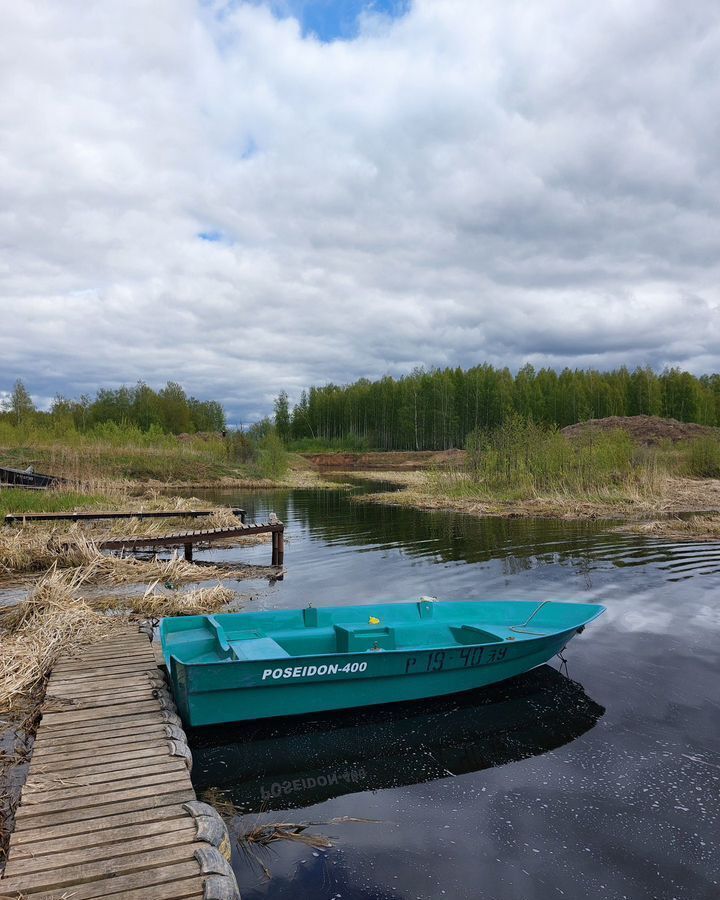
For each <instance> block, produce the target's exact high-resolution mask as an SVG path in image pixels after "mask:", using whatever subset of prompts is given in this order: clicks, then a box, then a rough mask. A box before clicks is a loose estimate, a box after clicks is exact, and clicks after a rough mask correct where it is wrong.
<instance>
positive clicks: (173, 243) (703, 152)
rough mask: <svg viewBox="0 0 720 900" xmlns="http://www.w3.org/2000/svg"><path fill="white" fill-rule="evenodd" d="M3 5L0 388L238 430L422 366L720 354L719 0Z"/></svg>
mask: <svg viewBox="0 0 720 900" xmlns="http://www.w3.org/2000/svg"><path fill="white" fill-rule="evenodd" d="M0 15H1V17H2V29H3V34H4V36H5V40H4V49H3V55H2V59H1V60H0V67H1V71H0V75H1V77H2V83H3V86H4V88H3V91H2V92H1V93H0V128H1V130H2V141H1V142H0V200H1V202H0V307H1V312H2V331H1V332H0V351H1V354H0V383H3V382H4V383H5V385H9V384H10V383H12V381H13V380H14V379H15V378H16V377H17V376H21V377H23V378H25V379H26V381H27V383H28V385H29V387H30V388H31V389H32V390H33V392H35V393H38V394H44V395H51V394H52V393H54V392H55V391H56V390H62V391H65V392H68V393H70V394H74V393H79V392H80V391H84V390H88V389H93V388H94V387H96V386H98V385H99V384H112V383H118V382H132V381H134V380H136V379H138V378H144V379H146V380H148V381H149V382H150V383H154V384H157V383H162V382H163V381H165V380H166V379H168V378H172V379H177V380H179V381H181V382H182V383H183V384H184V385H185V386H186V387H187V388H188V389H189V390H191V391H192V392H195V393H197V394H200V395H203V396H209V397H218V398H220V399H222V400H223V401H224V402H225V403H226V404H227V405H228V406H229V407H231V408H232V409H233V410H236V411H237V414H238V415H240V416H243V417H247V416H248V415H251V414H253V413H254V412H258V411H260V410H262V409H265V408H267V406H268V404H269V401H270V399H271V397H272V396H273V395H274V394H276V393H277V391H278V390H279V389H281V388H282V387H287V388H288V389H289V390H290V392H291V393H296V392H298V391H299V390H300V388H301V387H303V386H305V385H307V384H310V383H317V382H322V381H325V380H335V381H347V380H351V379H354V378H356V377H359V376H362V375H367V376H370V377H373V376H378V375H381V374H382V373H384V372H385V371H392V372H394V373H398V372H402V371H407V370H409V369H411V368H412V367H413V366H414V365H416V364H418V363H424V364H426V365H432V364H440V365H442V364H446V363H449V364H453V365H455V364H462V365H470V364H473V363H474V362H478V361H482V360H485V359H487V360H489V361H492V362H495V363H501V364H508V365H510V366H517V365H519V364H520V363H521V362H522V361H523V360H526V359H528V360H531V361H533V362H534V363H535V364H536V365H542V364H545V363H548V364H552V365H564V364H571V365H573V364H576V363H577V364H580V365H589V364H592V365H598V366H612V365H616V364H619V363H628V364H631V365H633V364H635V363H638V364H644V363H651V364H653V365H656V366H663V365H665V364H673V363H678V364H680V365H683V366H686V367H688V368H690V369H692V370H694V371H702V370H705V369H708V368H717V362H716V360H717V354H718V349H719V348H720V333H719V330H718V324H717V306H718V302H719V300H720V298H719V296H718V287H717V285H718V283H720V280H719V278H718V275H720V272H719V269H720V262H719V261H720V253H719V251H720V227H718V226H719V224H720V223H719V222H718V218H719V213H720V209H719V207H720V185H719V176H718V157H717V153H718V151H717V144H718V141H717V124H716V118H717V117H716V116H715V115H714V110H716V109H718V107H719V106H720V81H719V80H718V78H717V75H716V60H717V58H718V56H719V55H720V13H719V12H718V9H717V6H716V5H715V4H713V3H710V2H707V3H704V2H700V0H698V2H697V3H694V4H692V5H691V6H690V8H685V7H684V5H681V4H676V3H673V2H671V0H664V2H661V0H626V2H623V3H619V2H618V3H600V2H591V3H589V4H577V3H573V2H570V0H552V2H548V3H544V4H534V5H528V4H523V3H520V2H506V0H504V2H500V0H497V2H487V3H483V4H478V3H476V2H474V0H416V2H415V3H414V4H413V6H412V8H411V10H410V11H409V13H408V14H407V15H406V16H404V17H403V18H400V19H397V20H395V21H391V20H389V19H383V18H371V19H364V20H362V23H361V32H360V35H359V37H358V38H357V39H356V40H353V41H342V42H335V43H329V44H328V43H320V42H319V41H317V40H315V39H312V38H306V39H303V37H302V35H301V30H300V27H299V25H298V23H297V22H296V21H295V20H294V19H292V18H285V19H282V20H279V19H276V18H275V17H273V15H272V14H271V12H270V11H269V9H267V8H266V7H263V6H262V5H257V4H242V3H240V4H237V3H235V4H232V5H229V6H228V7H221V5H220V4H218V3H215V4H214V5H213V4H210V5H197V4H195V3H191V2H189V0H156V2H154V3H152V4H147V3H144V2H140V0H136V2H125V3H122V4H121V3H112V2H110V3H103V4H86V3H81V2H79V0H78V2H67V3H64V4H54V3H50V2H48V3H45V4H43V3H39V2H38V3H33V4H5V5H4V7H3V11H2V13H1V14H0ZM202 232H217V233H218V235H219V236H220V237H221V240H217V241H207V240H202V239H201V238H200V237H199V234H200V233H202Z"/></svg>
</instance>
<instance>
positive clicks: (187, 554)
mask: <svg viewBox="0 0 720 900" xmlns="http://www.w3.org/2000/svg"><path fill="white" fill-rule="evenodd" d="M185 559H186V560H187V561H188V562H192V544H185Z"/></svg>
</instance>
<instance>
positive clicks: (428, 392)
mask: <svg viewBox="0 0 720 900" xmlns="http://www.w3.org/2000/svg"><path fill="white" fill-rule="evenodd" d="M515 415H520V416H524V417H526V418H532V419H533V420H534V421H535V422H537V423H542V424H544V425H548V426H556V427H558V428H563V427H565V426H566V425H572V424H574V423H575V422H579V421H582V420H584V419H589V418H594V419H601V418H605V417H607V416H630V415H659V416H666V417H670V418H676V419H679V420H680V421H684V422H699V423H701V424H704V425H720V375H703V376H702V377H700V378H696V377H695V376H694V375H690V374H689V373H688V372H681V371H680V370H679V369H668V370H666V371H664V372H663V373H662V374H660V375H658V374H656V373H655V372H653V371H652V369H649V368H638V369H636V370H635V371H634V372H630V371H629V370H628V369H626V368H624V367H623V368H620V369H616V370H615V371H612V372H599V371H596V370H592V369H591V370H579V369H575V370H571V369H564V370H563V371H562V372H560V373H559V374H558V373H557V372H555V371H554V370H552V369H540V370H539V371H536V370H535V369H534V368H533V367H532V366H530V365H526V366H523V367H522V368H521V369H520V371H519V372H518V373H517V375H515V376H513V375H512V373H511V372H510V370H509V369H495V368H494V367H493V366H490V365H487V364H484V365H480V366H475V367H473V368H471V369H468V370H463V369H460V368H456V369H432V370H430V371H425V370H423V369H416V370H414V371H413V372H412V373H411V374H410V375H407V376H405V377H404V378H398V379H395V378H390V377H385V378H382V379H380V380H379V381H373V382H371V381H368V380H367V379H361V380H360V381H357V382H355V383H354V384H350V385H344V386H340V385H335V384H328V385H325V386H324V387H312V388H311V389H310V391H309V393H307V394H306V393H303V395H302V396H301V398H300V401H299V403H298V404H297V405H296V406H295V408H294V409H293V411H292V415H291V420H290V434H291V437H292V444H291V445H292V446H293V447H300V446H304V444H303V443H302V442H304V441H307V440H310V441H319V442H321V444H322V445H326V443H328V444H330V445H332V444H333V443H334V442H338V444H339V445H340V446H345V444H346V443H347V442H350V443H352V442H353V441H358V442H361V443H362V444H363V445H368V446H370V447H373V448H374V449H378V450H444V449H448V448H451V447H461V446H463V445H464V444H465V442H466V440H467V437H468V435H470V433H471V432H473V431H474V430H476V429H491V428H496V427H497V426H499V425H502V424H503V423H504V422H505V421H506V420H507V419H508V418H509V417H512V416H515Z"/></svg>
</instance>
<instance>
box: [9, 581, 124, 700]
mask: <svg viewBox="0 0 720 900" xmlns="http://www.w3.org/2000/svg"><path fill="white" fill-rule="evenodd" d="M82 581H83V579H82V575H81V574H80V573H78V572H75V573H67V572H60V571H58V569H57V568H52V569H51V570H50V572H48V573H47V575H45V576H44V577H43V578H41V579H40V580H39V581H38V582H37V584H36V585H35V587H34V588H33V590H32V591H30V593H29V594H28V596H27V598H26V599H25V600H24V601H22V602H21V603H19V604H17V606H13V607H10V608H9V609H8V610H5V611H4V612H3V614H2V616H1V617H0V628H2V629H3V630H4V632H5V633H4V634H3V635H2V638H3V652H2V656H0V711H3V712H6V711H14V710H16V709H17V707H18V706H19V705H22V704H25V703H27V702H28V700H30V699H31V697H32V695H33V693H34V692H35V691H36V689H37V688H38V687H39V685H40V684H41V683H42V681H43V680H44V679H45V678H46V677H47V676H48V674H49V673H50V670H51V669H52V667H53V665H54V664H55V661H56V660H57V658H58V657H59V656H60V655H61V654H63V653H68V652H72V651H74V650H76V649H78V648H79V647H80V646H82V645H83V644H86V643H89V642H91V641H95V640H97V639H98V638H100V637H104V636H105V635H107V634H109V633H110V632H111V631H112V630H113V629H114V628H116V627H118V624H121V623H122V622H123V621H124V620H122V619H120V618H118V617H112V618H111V617H108V616H103V615H102V614H101V613H99V612H97V611H96V610H94V609H92V607H91V606H89V605H88V603H87V602H86V601H85V600H83V599H82V597H78V596H76V591H77V590H78V588H79V587H80V585H81V584H82Z"/></svg>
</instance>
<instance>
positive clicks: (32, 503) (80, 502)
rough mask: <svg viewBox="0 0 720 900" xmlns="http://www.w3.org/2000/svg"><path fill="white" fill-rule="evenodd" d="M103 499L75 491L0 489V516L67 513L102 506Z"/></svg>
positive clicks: (104, 499) (95, 495) (104, 501)
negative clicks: (82, 508) (9, 514)
mask: <svg viewBox="0 0 720 900" xmlns="http://www.w3.org/2000/svg"><path fill="white" fill-rule="evenodd" d="M107 502H108V501H107V499H106V498H105V497H102V496H99V495H97V494H78V493H76V492H75V491H55V490H51V491H27V490H23V489H22V488H2V489H0V515H2V516H4V515H6V514H7V513H15V514H16V515H17V514H18V513H30V512H68V511H72V510H75V509H78V508H81V507H86V506H102V505H103V504H105V503H107Z"/></svg>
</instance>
